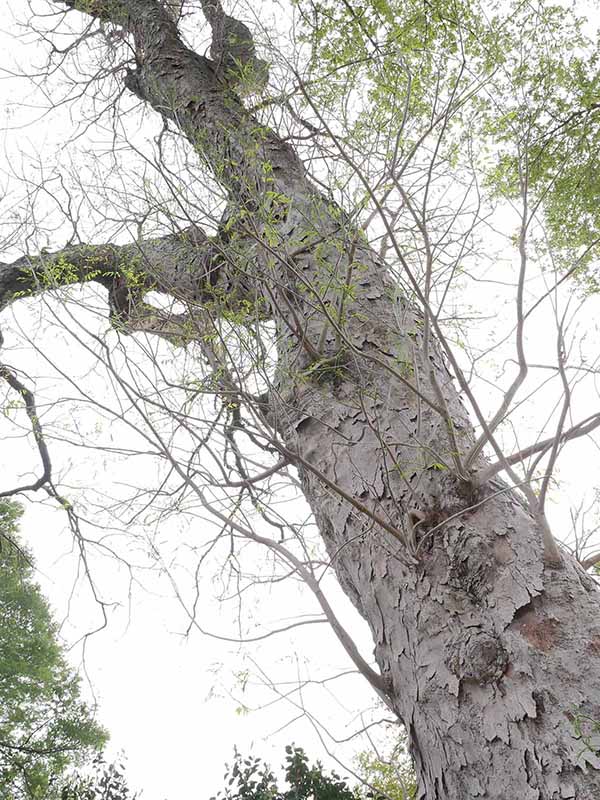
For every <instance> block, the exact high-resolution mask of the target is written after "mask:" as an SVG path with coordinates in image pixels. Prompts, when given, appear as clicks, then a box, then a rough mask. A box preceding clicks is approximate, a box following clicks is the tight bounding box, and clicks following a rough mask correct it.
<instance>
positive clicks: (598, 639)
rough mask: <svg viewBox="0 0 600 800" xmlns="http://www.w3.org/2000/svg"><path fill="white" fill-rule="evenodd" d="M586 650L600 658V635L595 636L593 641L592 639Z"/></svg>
mask: <svg viewBox="0 0 600 800" xmlns="http://www.w3.org/2000/svg"><path fill="white" fill-rule="evenodd" d="M585 649H586V650H587V651H588V653H592V654H593V655H595V656H600V635H599V636H594V637H593V638H592V639H590V641H589V642H588V643H587V645H586V648H585Z"/></svg>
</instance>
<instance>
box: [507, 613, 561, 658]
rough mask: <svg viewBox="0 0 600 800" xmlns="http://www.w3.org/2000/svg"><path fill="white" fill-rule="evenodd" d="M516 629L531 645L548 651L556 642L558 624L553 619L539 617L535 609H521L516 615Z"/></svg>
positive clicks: (558, 629)
mask: <svg viewBox="0 0 600 800" xmlns="http://www.w3.org/2000/svg"><path fill="white" fill-rule="evenodd" d="M516 623H517V630H518V631H519V633H520V634H521V636H523V638H525V639H527V641H528V642H529V644H530V645H531V646H532V647H535V649H536V650H541V651H542V652H543V653H549V652H550V651H551V650H553V649H554V647H555V646H556V645H557V644H558V641H559V638H560V624H559V623H558V621H557V620H555V619H549V618H548V617H541V616H539V615H538V614H537V613H536V612H535V611H532V610H527V611H525V610H523V611H520V612H518V613H517V615H516Z"/></svg>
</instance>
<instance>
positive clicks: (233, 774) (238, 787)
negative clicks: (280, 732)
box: [213, 745, 358, 800]
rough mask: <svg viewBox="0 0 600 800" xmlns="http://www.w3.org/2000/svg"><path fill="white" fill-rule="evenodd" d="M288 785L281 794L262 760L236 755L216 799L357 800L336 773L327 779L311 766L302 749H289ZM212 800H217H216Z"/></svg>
mask: <svg viewBox="0 0 600 800" xmlns="http://www.w3.org/2000/svg"><path fill="white" fill-rule="evenodd" d="M286 753H287V755H286V757H285V760H286V768H285V781H286V784H287V786H288V787H289V788H287V789H286V790H285V791H282V790H281V789H280V788H279V786H278V782H277V780H276V778H275V776H274V775H273V773H272V772H271V770H270V769H269V767H268V766H267V765H266V764H264V763H262V762H261V760H260V759H259V758H246V759H244V758H243V757H242V756H241V755H240V754H239V753H237V752H236V754H235V759H234V762H233V764H232V765H231V767H229V768H228V771H227V772H226V773H225V783H226V788H225V790H224V791H223V792H220V793H219V794H218V795H217V797H223V798H224V800H310V798H314V800H357V797H358V793H357V791H355V790H353V789H351V788H350V786H348V783H347V782H346V781H345V780H343V779H341V778H340V776H339V775H337V774H336V773H335V772H334V773H332V774H331V775H326V774H325V773H324V771H323V767H322V766H321V764H319V763H317V764H316V765H315V766H312V767H311V766H310V765H309V763H308V757H307V756H306V754H305V753H304V751H303V750H302V748H300V747H292V746H290V745H288V746H287V747H286ZM213 800H217V799H216V798H213Z"/></svg>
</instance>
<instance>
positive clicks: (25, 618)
mask: <svg viewBox="0 0 600 800" xmlns="http://www.w3.org/2000/svg"><path fill="white" fill-rule="evenodd" d="M20 514H21V509H20V507H19V506H17V505H16V504H15V503H13V502H10V501H6V500H4V501H2V502H1V503H0V547H1V550H0V793H1V794H2V797H7V798H8V797H10V798H14V800H17V799H18V798H24V799H25V800H37V798H40V800H49V798H52V797H58V794H57V791H58V785H59V783H60V781H61V777H62V776H63V775H64V774H65V773H66V771H67V769H68V768H69V767H71V766H73V765H75V764H79V763H82V762H83V761H85V760H89V759H90V758H91V757H92V756H93V755H94V754H95V753H96V752H97V751H98V750H100V749H101V748H102V746H103V745H104V743H105V742H106V739H107V735H106V732H105V731H104V730H103V729H102V728H100V727H99V726H98V724H97V723H96V722H95V720H94V718H93V714H92V711H91V709H90V708H89V707H88V706H87V705H86V704H85V703H84V702H83V701H82V700H81V697H80V687H79V678H78V677H77V676H76V675H75V674H74V673H73V671H72V670H71V669H70V668H69V666H68V665H67V663H66V661H65V658H64V652H63V648H62V647H61V645H60V643H59V641H58V635H57V629H56V625H55V624H54V622H53V621H52V618H51V615H50V610H49V608H48V605H47V603H46V601H45V600H44V598H43V596H42V594H41V593H40V589H39V587H38V586H37V585H36V584H35V583H34V582H33V579H32V573H33V567H32V563H31V558H30V556H29V555H28V553H27V552H26V550H24V549H23V546H22V545H21V544H20V542H19V539H18V532H17V520H18V518H19V516H20Z"/></svg>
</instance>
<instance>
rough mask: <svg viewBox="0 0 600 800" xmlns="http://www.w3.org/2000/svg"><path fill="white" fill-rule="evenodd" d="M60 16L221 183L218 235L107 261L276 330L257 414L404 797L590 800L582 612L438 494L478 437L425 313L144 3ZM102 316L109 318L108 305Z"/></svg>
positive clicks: (15, 276) (598, 677)
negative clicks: (107, 53)
mask: <svg viewBox="0 0 600 800" xmlns="http://www.w3.org/2000/svg"><path fill="white" fill-rule="evenodd" d="M67 5H69V6H73V7H75V8H81V10H83V11H85V12H87V13H92V14H96V15H97V16H99V17H102V18H103V19H110V20H111V21H112V22H113V23H115V24H118V25H121V26H123V27H124V28H126V29H127V30H128V31H129V33H130V34H131V37H132V41H133V43H134V46H135V50H136V53H137V57H138V68H137V70H136V72H135V73H129V75H128V76H127V78H126V84H127V86H128V87H129V88H130V89H131V90H132V91H133V92H135V94H136V95H138V97H140V98H141V99H143V100H144V101H145V102H147V103H148V104H149V105H151V106H152V107H153V108H155V109H156V111H157V112H158V113H160V114H162V115H163V116H165V117H167V118H169V119H171V120H172V121H174V122H175V123H176V124H177V125H179V126H180V128H181V130H182V131H183V132H184V133H185V135H186V136H187V137H188V138H189V139H190V141H191V142H192V143H193V145H194V146H195V148H196V149H197V151H198V153H199V154H200V156H201V157H202V158H203V159H204V160H205V161H206V163H207V164H210V165H213V168H215V165H218V166H217V167H216V168H215V172H216V174H217V175H218V177H219V180H220V181H221V182H222V183H223V185H224V186H226V187H227V189H228V192H229V196H230V204H229V208H228V210H227V220H228V225H227V235H226V236H225V235H220V236H218V237H214V238H213V239H211V240H209V239H207V238H206V237H204V236H203V235H202V234H201V233H200V232H197V233H196V234H195V235H194V236H192V237H190V236H189V234H185V235H183V234H182V236H180V237H166V238H165V240H161V242H153V243H145V244H144V245H143V246H141V251H142V252H143V258H142V260H141V261H140V260H139V259H138V260H136V258H133V260H132V258H130V257H129V255H131V254H129V255H128V257H127V258H126V259H125V261H126V262H127V263H133V264H134V265H136V266H135V268H136V269H139V270H140V271H141V273H142V274H144V275H147V276H149V278H148V286H150V285H152V286H158V288H160V289H161V290H162V291H167V292H170V293H171V294H173V295H175V296H177V297H180V298H184V299H187V300H188V301H190V302H191V303H200V304H202V303H204V304H210V303H211V302H214V303H217V302H218V303H221V304H223V303H224V302H225V300H224V299H223V292H222V291H219V289H221V288H222V287H223V286H226V287H228V290H227V296H228V298H234V299H228V300H227V302H232V303H234V302H236V298H237V299H245V300H248V299H251V300H252V302H253V304H254V305H255V306H256V307H259V308H260V314H261V316H262V317H263V318H267V317H268V318H271V319H272V320H273V321H274V323H275V325H276V331H277V333H276V336H277V349H278V367H277V375H276V380H275V382H274V384H273V386H272V387H271V390H270V392H269V394H268V397H265V398H263V399H262V403H261V405H260V413H261V414H262V415H263V416H264V417H265V419H266V420H268V422H269V424H270V425H271V427H272V429H273V431H274V434H273V435H274V441H275V442H276V443H277V446H278V447H279V449H280V450H281V452H282V453H283V454H285V455H287V456H288V457H289V458H290V460H291V461H292V462H293V463H294V464H295V465H296V466H297V467H298V470H299V472H300V475H301V479H302V485H303V489H304V492H305V495H306V498H307V500H308V502H309V503H310V505H311V508H312V509H313V511H314V514H315V517H316V520H317V523H318V525H319V529H320V531H321V534H322V537H323V540H324V542H325V545H326V547H327V550H328V553H329V556H330V558H331V564H332V568H333V569H334V570H335V572H336V575H337V576H338V578H339V581H340V583H341V585H342V587H343V589H344V591H345V592H346V593H347V595H348V596H349V597H350V599H351V600H352V602H353V603H354V605H355V606H356V608H357V609H358V610H359V612H360V613H361V614H362V616H363V617H364V618H365V619H366V620H367V622H368V624H369V626H370V628H371V631H372V634H373V639H374V642H375V659H376V662H377V664H378V667H379V670H380V678H378V680H377V682H378V688H379V690H380V692H381V693H382V694H383V695H384V696H385V699H386V702H387V703H388V705H389V706H390V707H391V708H392V709H393V710H394V711H395V713H396V714H397V715H398V716H399V718H400V719H401V720H402V721H403V722H404V724H405V725H406V727H407V729H408V731H409V735H410V742H411V750H412V754H413V756H414V759H415V764H416V769H417V775H418V779H419V794H418V796H419V798H427V800H467V798H486V800H508V799H509V798H510V799H511V800H512V798H516V799H518V800H558V799H559V798H561V799H563V800H566V799H567V798H577V800H594V799H595V798H598V797H600V771H599V770H600V761H599V759H598V758H597V756H596V751H597V750H598V747H599V746H600V742H598V741H595V740H593V738H592V739H588V738H586V737H585V732H586V730H587V727H586V726H587V725H588V721H589V720H594V719H595V720H597V719H600V618H599V614H598V612H599V610H600V609H599V604H598V592H597V590H596V587H595V584H594V582H593V581H592V580H591V579H590V578H589V577H588V576H587V575H586V574H585V573H584V572H583V570H582V569H581V568H580V567H579V566H578V565H577V564H576V563H575V562H574V561H572V560H570V559H569V558H568V557H567V556H565V557H564V560H563V564H562V565H557V564H555V563H553V562H548V561H547V560H545V558H544V547H543V541H542V533H541V532H540V530H539V525H538V522H537V521H536V520H535V519H534V518H533V517H532V515H531V514H530V513H529V512H528V511H527V510H526V508H525V507H524V504H523V503H522V501H521V500H520V498H519V496H518V495H517V494H516V493H515V492H514V491H513V490H510V489H509V488H508V487H507V486H505V485H504V484H503V483H502V482H500V481H497V480H496V481H494V480H492V481H489V482H488V483H487V484H485V485H483V486H475V485H473V484H472V483H471V482H470V481H469V480H468V476H458V475H457V474H456V470H455V469H454V458H453V453H454V452H455V449H456V447H458V448H459V450H460V451H461V452H466V451H468V449H469V448H470V446H472V445H473V443H474V441H475V436H474V432H473V427H472V425H471V422H470V420H469V417H468V414H467V412H466V411H465V408H464V406H463V403H462V401H461V398H460V396H459V393H458V391H457V389H456V387H455V384H454V381H453V379H452V376H451V374H450V373H449V371H448V369H447V368H446V365H445V361H444V357H443V356H442V353H441V350H440V347H439V346H438V345H437V343H436V341H435V338H434V337H433V336H432V335H431V332H429V333H426V323H425V320H424V317H423V315H422V313H421V312H420V311H419V310H418V309H417V308H415V307H414V306H413V305H412V304H411V302H409V300H408V299H407V298H404V297H402V296H400V295H399V293H398V291H397V288H396V287H395V286H394V285H393V283H392V281H391V279H390V278H389V276H388V273H387V270H386V267H385V265H384V264H383V263H381V261H380V260H379V258H378V256H377V254H376V253H375V252H374V251H372V250H371V249H370V248H369V247H368V245H367V244H366V242H365V241H364V239H363V238H362V235H361V234H360V233H359V232H358V231H357V230H355V229H354V228H353V227H352V225H351V224H350V223H349V222H348V220H347V219H346V217H345V215H344V212H343V210H342V209H340V208H339V207H337V206H335V205H334V204H332V203H331V201H329V200H328V199H327V198H325V197H323V196H322V195H321V194H320V193H319V192H318V191H317V190H316V189H315V187H314V186H313V185H312V184H311V182H310V181H309V179H308V178H307V177H306V174H305V171H304V169H303V167H302V164H301V163H300V161H299V160H298V158H297V156H296V154H295V153H294V151H293V150H292V149H291V148H290V146H289V145H288V144H286V143H284V142H282V141H281V140H280V139H279V138H278V137H277V135H276V134H275V133H273V132H272V131H270V130H268V129H265V128H264V127H263V126H261V125H260V124H259V123H258V122H257V121H256V120H255V119H253V118H252V117H251V116H250V115H249V114H248V113H247V112H246V111H245V109H244V108H243V106H242V104H241V102H240V100H239V98H238V97H237V96H236V95H235V93H234V92H233V91H232V90H230V89H229V88H228V87H227V86H223V85H222V83H220V82H219V75H218V74H217V71H216V70H215V68H214V64H213V63H211V61H210V60H209V59H206V58H203V57H202V56H199V55H197V54H196V53H194V52H192V51H191V50H189V49H188V48H187V47H185V45H184V44H183V43H182V42H181V40H180V39H179V36H178V33H177V28H176V25H175V23H174V22H173V20H172V18H171V17H170V16H169V14H168V12H167V11H166V10H165V9H164V8H163V7H161V6H160V4H158V3H157V2H153V0H121V1H119V0H111V2H106V3H104V2H102V0H85V2H84V0H82V1H81V2H77V1H76V0H72V2H68V3H67ZM267 165H268V168H267ZM267 234H268V235H267ZM138 247H140V246H138ZM161 248H162V250H161ZM91 249H93V248H91ZM116 250H117V249H116V248H112V249H110V248H105V249H104V250H103V251H102V252H103V253H104V257H105V258H104V262H102V263H103V264H106V267H104V266H101V267H98V261H97V260H96V261H95V262H94V265H93V266H90V264H88V263H87V262H86V259H85V253H84V254H83V255H82V252H81V251H80V250H77V249H76V248H71V250H70V251H69V253H67V254H66V256H65V257H66V258H67V259H68V261H69V262H73V263H76V264H77V265H79V267H80V269H81V274H80V276H79V279H81V280H98V281H100V282H101V283H103V285H105V286H106V287H107V288H109V290H111V291H113V292H114V291H115V283H114V282H115V271H116V272H117V273H119V275H121V277H122V276H123V275H125V278H126V277H127V275H126V273H124V272H123V271H122V270H120V268H118V267H115V265H116V264H117V265H118V264H122V263H123V259H122V258H119V257H116V256H115V253H116ZM167 251H168V257H167V258H163V257H162V255H164V254H165V252H167ZM86 252H88V253H89V252H90V250H88V251H86ZM136 252H137V251H136ZM128 253H129V251H128ZM161 253H162V255H161ZM97 255H98V252H96V256H97ZM133 255H135V254H133ZM60 257H61V256H60V255H57V254H55V255H53V256H45V257H44V258H43V259H42V260H41V261H37V260H36V259H28V260H27V262H26V264H24V262H22V261H20V262H16V264H12V265H3V266H2V267H0V298H2V299H3V300H2V302H3V304H4V305H5V304H6V303H7V302H10V301H11V300H12V299H14V294H15V292H22V293H32V292H34V291H39V290H43V289H45V288H47V286H46V285H44V283H43V281H41V280H40V275H41V274H42V273H43V270H44V269H46V273H47V264H48V261H49V260H50V263H51V264H56V263H57V259H60ZM92 273H94V274H92ZM27 276H29V277H27ZM56 279H57V281H58V282H60V276H58V275H57V278H56ZM15 287H18V288H15ZM117 288H118V287H117ZM350 289H351V290H350ZM341 298H344V299H343V300H342V299H341ZM113 302H114V303H116V306H115V307H114V308H113V313H114V311H115V308H116V311H117V312H118V311H119V310H121V311H122V312H123V314H124V316H125V317H127V313H128V309H127V308H124V306H123V303H124V302H129V301H128V300H127V298H125V301H123V300H122V299H121V301H120V302H121V305H120V306H119V301H118V300H116V301H113ZM131 302H133V301H131ZM482 464H483V462H482V461H480V462H479V464H478V466H479V467H481V466H482Z"/></svg>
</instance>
